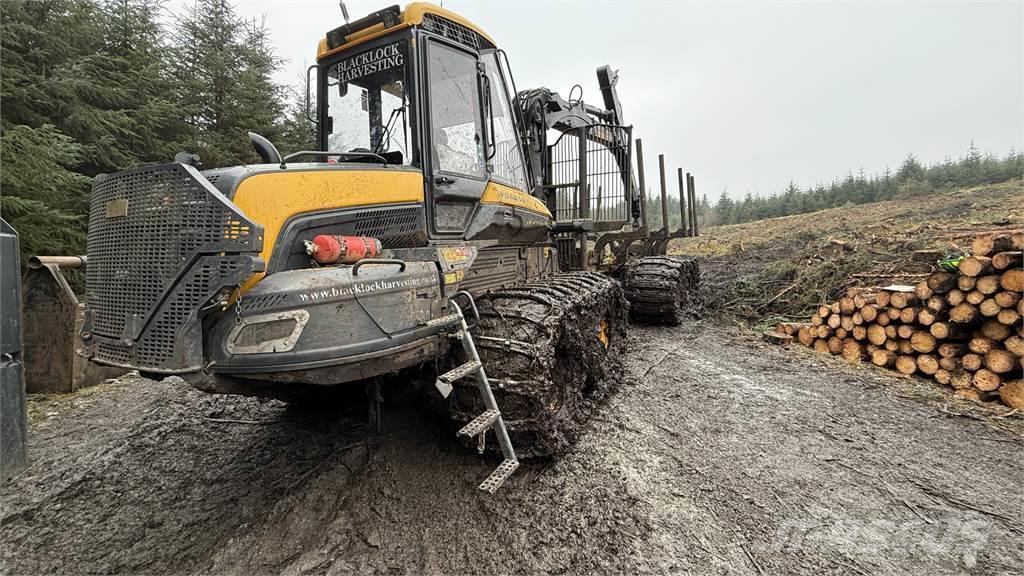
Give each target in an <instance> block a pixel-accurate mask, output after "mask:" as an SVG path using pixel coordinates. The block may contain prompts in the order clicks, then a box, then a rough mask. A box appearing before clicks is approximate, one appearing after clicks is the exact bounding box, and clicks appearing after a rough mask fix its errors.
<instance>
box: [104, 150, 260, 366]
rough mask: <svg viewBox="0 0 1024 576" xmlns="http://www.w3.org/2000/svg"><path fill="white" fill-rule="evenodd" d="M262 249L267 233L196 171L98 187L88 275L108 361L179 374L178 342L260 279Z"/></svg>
mask: <svg viewBox="0 0 1024 576" xmlns="http://www.w3.org/2000/svg"><path fill="white" fill-rule="evenodd" d="M261 246H262V229H261V228H260V227H259V226H258V225H256V224H255V223H253V222H251V221H250V220H248V219H247V218H246V217H245V216H244V215H242V214H241V212H239V211H238V210H237V209H236V208H235V207H234V205H233V204H231V202H230V201H229V200H227V199H226V198H225V197H224V196H223V195H221V194H220V193H219V192H217V190H216V189H215V188H213V187H212V186H211V185H210V184H209V183H208V182H207V181H206V180H205V179H204V178H203V177H202V176H201V175H200V174H199V173H198V172H197V171H196V170H195V169H194V168H192V167H191V166H185V165H182V164H164V165H159V166H146V167H141V168H137V169H134V170H129V171H126V172H120V173H117V174H113V175H109V176H101V177H98V178H97V179H96V181H95V183H94V185H93V192H92V202H91V205H90V210H89V235H88V254H89V266H88V267H87V271H86V299H87V303H88V307H89V310H90V312H91V322H92V332H93V334H94V335H96V336H98V337H100V338H99V339H98V345H97V352H98V354H101V355H102V354H109V358H105V359H108V360H109V361H112V362H116V363H119V364H125V363H129V364H135V365H139V366H141V367H154V368H155V367H163V368H173V367H174V366H173V365H172V364H174V362H172V359H174V358H177V359H178V362H180V359H181V354H179V353H177V352H180V351H177V350H176V347H180V345H181V343H180V342H179V341H178V337H179V335H180V334H181V332H183V331H184V330H185V329H187V328H188V325H189V324H194V323H195V316H196V311H197V310H198V308H199V307H200V306H202V305H203V304H204V303H205V302H206V301H207V300H208V299H209V298H210V296H211V295H212V294H214V293H216V292H217V291H218V290H219V289H221V288H222V287H223V286H225V285H228V286H231V285H234V284H235V283H237V282H239V281H240V278H239V277H241V278H244V277H245V276H247V275H248V274H250V273H252V271H253V268H254V267H258V266H259V264H258V260H254V256H253V255H254V254H257V253H258V252H259V250H260V248H261ZM239 253H248V254H246V255H239ZM108 339H109V340H113V341H115V342H110V341H109V340H108ZM103 340H108V341H107V342H105V343H104V342H102V341H103ZM118 341H120V343H118ZM125 342H127V343H130V344H129V345H128V346H125V345H124V343H125Z"/></svg>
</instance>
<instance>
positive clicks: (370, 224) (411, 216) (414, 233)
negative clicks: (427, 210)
mask: <svg viewBox="0 0 1024 576" xmlns="http://www.w3.org/2000/svg"><path fill="white" fill-rule="evenodd" d="M356 218H357V220H356V222H355V232H356V236H370V237H372V238H377V239H379V240H380V243H381V246H383V247H384V248H405V247H408V246H410V245H415V243H416V242H417V241H418V239H419V237H420V235H421V231H420V213H419V210H418V209H417V208H391V209H388V210H385V211H380V210H376V211H368V212H366V213H365V214H363V213H360V214H358V215H357V216H356Z"/></svg>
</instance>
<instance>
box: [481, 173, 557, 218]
mask: <svg viewBox="0 0 1024 576" xmlns="http://www.w3.org/2000/svg"><path fill="white" fill-rule="evenodd" d="M480 202H482V203H484V204H504V205H506V206H516V207H518V208H525V209H527V210H531V211H533V212H536V213H538V214H543V215H545V216H547V217H548V218H551V212H550V211H549V210H548V207H547V206H545V205H544V203H543V202H541V201H540V199H538V198H537V197H535V196H530V195H529V194H527V193H526V192H521V191H519V190H516V189H515V188H511V187H509V186H505V185H504V184H498V183H497V182H488V183H487V188H485V189H484V195H483V196H481V197H480Z"/></svg>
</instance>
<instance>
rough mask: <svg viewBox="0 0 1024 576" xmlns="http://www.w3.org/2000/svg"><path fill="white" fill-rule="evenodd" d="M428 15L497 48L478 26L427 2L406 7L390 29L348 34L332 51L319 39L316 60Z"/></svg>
mask: <svg viewBox="0 0 1024 576" xmlns="http://www.w3.org/2000/svg"><path fill="white" fill-rule="evenodd" d="M428 13H430V14H436V15H438V16H441V17H443V18H447V19H448V20H451V21H452V22H455V23H457V24H462V25H463V26H465V27H466V28H469V29H470V30H472V31H474V32H476V33H477V34H479V35H481V36H483V37H484V38H485V39H486V40H487V41H488V42H490V43H491V44H493V45H495V46H497V44H496V43H495V42H494V40H493V39H492V38H491V37H490V36H488V35H487V33H486V32H484V31H483V30H481V29H480V27H479V26H477V25H476V24H473V23H472V22H470V21H469V20H466V19H465V18H463V17H462V16H459V15H458V14H456V13H455V12H452V11H451V10H445V9H444V8H442V7H440V6H437V5H435V4H431V3H429V2H412V3H411V4H408V5H406V7H405V10H404V11H402V23H401V24H399V25H397V26H392V27H391V28H387V29H385V28H384V25H383V24H374V25H373V26H369V27H367V28H364V29H362V30H359V31H357V32H353V33H352V34H349V35H348V36H347V37H346V39H347V40H348V41H347V42H346V43H345V44H342V45H341V46H338V47H337V48H335V49H333V50H328V49H327V39H326V38H321V39H320V44H319V45H318V46H317V50H316V59H317V60H320V59H321V58H324V57H326V56H330V55H331V54H336V53H338V52H340V51H342V50H346V49H348V48H351V47H353V46H356V45H359V44H362V43H363V42H366V41H368V40H372V39H374V38H377V37H379V36H383V35H384V34H385V33H390V32H394V31H395V30H401V29H402V28H408V27H410V26H416V25H419V24H420V23H421V22H423V15H424V14H428Z"/></svg>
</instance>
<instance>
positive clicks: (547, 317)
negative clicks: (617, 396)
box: [449, 272, 628, 457]
mask: <svg viewBox="0 0 1024 576" xmlns="http://www.w3.org/2000/svg"><path fill="white" fill-rule="evenodd" d="M477 307H478V308H479V311H480V325H479V326H478V327H477V328H476V329H475V330H474V333H473V338H474V340H475V342H476V346H477V350H478V352H479V353H480V359H481V361H482V362H483V364H484V368H485V370H486V371H487V377H488V379H489V380H490V383H491V388H492V389H493V391H494V396H495V399H496V400H497V403H498V408H499V409H500V410H501V412H502V415H503V417H504V419H505V424H506V426H507V427H508V429H509V432H510V436H511V438H512V445H513V446H514V447H515V449H516V452H517V454H518V455H519V456H520V457H531V456H532V457H536V456H555V455H559V454H562V453H564V452H566V451H568V450H569V449H570V448H571V447H572V446H573V444H575V442H576V438H577V435H578V432H579V428H580V424H581V423H582V422H583V421H585V420H586V418H587V417H588V416H589V414H590V412H591V411H592V409H593V407H594V406H595V405H596V404H597V403H598V402H599V401H600V400H601V399H602V398H604V397H606V396H607V395H608V394H609V393H610V392H611V391H612V390H613V389H614V387H615V386H617V385H618V383H619V382H620V381H621V377H622V359H623V357H624V352H625V346H626V328H627V326H628V322H627V318H626V308H627V304H626V300H625V296H624V294H623V292H622V288H621V287H620V285H619V283H618V282H616V281H615V280H613V279H611V278H609V277H607V276H604V275H601V274H596V273H588V272H579V273H570V274H560V275H556V276H552V277H548V278H544V279H541V280H537V281H534V282H530V283H528V284H526V285H523V286H518V287H515V288H508V289H504V290H498V291H496V292H493V293H490V294H487V295H485V296H481V297H480V298H478V299H477ZM449 409H450V412H451V414H452V416H453V418H454V419H455V420H457V421H459V422H468V421H469V420H471V419H472V418H473V417H474V416H476V415H477V414H478V413H480V412H482V411H483V404H482V402H481V401H480V399H479V394H478V393H477V390H476V386H475V383H474V382H473V381H472V380H470V379H466V380H464V381H460V382H459V385H458V386H457V387H456V389H455V393H454V394H452V396H451V397H450V400H449Z"/></svg>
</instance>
